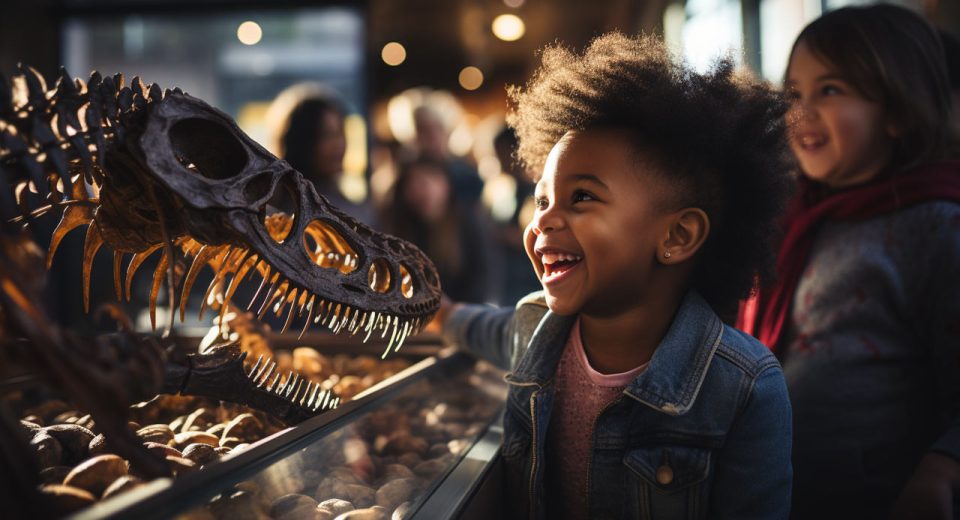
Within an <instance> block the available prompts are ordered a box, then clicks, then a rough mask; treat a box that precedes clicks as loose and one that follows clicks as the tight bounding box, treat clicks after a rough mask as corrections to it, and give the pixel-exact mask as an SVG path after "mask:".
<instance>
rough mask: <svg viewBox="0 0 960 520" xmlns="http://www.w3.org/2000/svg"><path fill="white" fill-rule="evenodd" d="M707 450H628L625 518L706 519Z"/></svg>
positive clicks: (664, 448) (694, 448)
mask: <svg viewBox="0 0 960 520" xmlns="http://www.w3.org/2000/svg"><path fill="white" fill-rule="evenodd" d="M710 455H711V453H710V450H708V449H704V448H696V447H691V446H672V445H666V446H655V447H647V448H638V449H635V450H631V451H628V452H627V454H626V455H625V456H624V458H623V463H624V465H625V466H626V467H627V471H626V479H627V482H626V504H625V505H626V510H625V515H624V516H625V517H627V518H654V519H657V520H662V519H684V520H685V519H699V518H706V509H707V497H708V493H709V479H708V478H707V477H708V476H709V475H710V462H711V460H710V459H711V457H710Z"/></svg>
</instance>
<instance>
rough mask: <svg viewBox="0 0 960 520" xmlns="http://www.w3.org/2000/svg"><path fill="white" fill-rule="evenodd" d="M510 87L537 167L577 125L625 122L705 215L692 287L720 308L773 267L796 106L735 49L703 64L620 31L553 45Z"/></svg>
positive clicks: (680, 200)
mask: <svg viewBox="0 0 960 520" xmlns="http://www.w3.org/2000/svg"><path fill="white" fill-rule="evenodd" d="M509 94H510V98H511V101H512V102H513V104H514V108H513V110H512V111H511V113H510V114H509V116H508V122H509V123H510V125H511V126H513V127H514V128H516V130H517V135H518V137H519V139H520V144H519V149H518V156H519V158H520V159H521V160H522V161H523V162H524V163H526V165H528V166H529V167H530V168H531V169H532V170H534V171H542V169H543V164H544V161H545V159H546V156H547V154H548V153H549V151H550V149H551V148H552V147H553V145H554V144H555V143H556V142H557V141H558V140H559V139H560V138H561V137H562V136H563V135H564V134H565V133H566V132H567V131H570V130H585V129H591V128H615V129H618V130H622V131H624V132H626V134H627V136H628V137H629V140H630V142H632V143H633V147H632V148H633V149H632V152H633V153H634V154H635V155H636V157H637V160H638V161H647V162H651V161H652V164H653V165H654V166H655V168H654V170H655V171H656V172H657V173H656V175H660V176H662V177H663V178H664V179H666V180H667V181H668V182H669V183H670V184H672V185H673V186H674V187H675V189H674V190H673V192H674V193H675V200H673V201H669V202H670V203H672V205H674V206H675V207H676V208H678V209H679V208H681V207H699V208H701V209H703V210H704V211H705V212H706V213H707V215H708V216H709V217H710V221H711V232H710V236H709V237H708V238H707V241H706V243H705V244H704V247H703V249H702V250H701V251H700V252H699V253H698V255H697V256H698V259H697V266H696V269H695V271H694V275H693V279H692V287H693V288H694V289H695V290H697V291H698V292H699V293H700V294H701V295H702V296H703V297H704V298H705V299H706V300H707V301H708V302H709V303H710V304H711V305H712V306H713V308H714V309H715V310H716V311H717V312H718V313H719V314H721V315H724V316H730V313H731V312H733V311H735V309H736V304H737V302H738V301H739V300H740V299H742V298H744V297H746V296H747V295H749V294H750V291H751V289H752V288H753V287H754V283H755V281H757V280H758V279H759V280H760V281H768V280H769V279H770V278H771V277H772V275H773V272H774V263H775V241H776V240H777V238H778V236H779V226H778V221H779V217H780V215H781V212H782V211H783V210H784V208H785V206H786V202H787V199H788V198H789V196H790V193H791V188H792V186H793V184H794V181H793V176H792V171H793V169H794V166H793V163H792V160H791V156H790V153H789V148H788V146H787V139H786V123H785V122H784V114H785V112H786V109H787V104H786V102H785V101H784V100H783V97H782V96H781V95H780V94H779V93H778V92H777V91H776V90H774V89H773V88H772V87H771V86H770V85H768V84H766V83H763V82H759V81H756V80H754V79H752V78H751V77H750V76H748V75H746V74H744V73H739V72H737V71H736V67H735V65H734V63H733V61H732V60H731V59H729V58H727V59H720V60H718V61H717V62H716V64H715V65H714V66H713V68H712V70H710V71H708V72H706V73H702V74H701V73H698V72H695V71H693V70H691V69H690V68H688V67H687V66H686V65H685V64H684V63H683V62H681V61H679V60H677V59H675V58H674V57H673V56H672V55H671V53H670V52H669V51H668V50H667V49H666V47H665V45H664V44H663V42H662V41H661V40H659V39H657V38H655V37H652V36H639V37H628V36H625V35H623V34H620V33H610V34H606V35H603V36H600V37H598V38H596V39H595V40H593V42H592V43H591V44H590V45H589V47H588V48H587V49H586V50H585V51H584V52H583V53H582V54H577V53H575V52H572V51H570V50H568V49H566V48H564V47H563V46H562V45H560V44H554V45H551V46H548V47H547V48H546V49H544V50H543V52H542V65H541V66H540V68H539V69H538V70H537V72H536V73H535V74H534V76H533V78H532V79H531V80H530V82H529V83H528V84H527V85H526V87H525V88H520V87H511V88H510V91H509Z"/></svg>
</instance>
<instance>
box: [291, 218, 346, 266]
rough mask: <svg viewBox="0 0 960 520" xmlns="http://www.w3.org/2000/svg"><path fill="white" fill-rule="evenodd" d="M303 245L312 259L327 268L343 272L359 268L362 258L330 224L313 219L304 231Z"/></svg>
mask: <svg viewBox="0 0 960 520" xmlns="http://www.w3.org/2000/svg"><path fill="white" fill-rule="evenodd" d="M303 247H304V249H305V250H306V252H307V256H309V257H310V260H311V261H312V262H313V263H314V264H316V265H318V266H320V267H326V268H334V269H339V270H340V272H341V273H343V274H350V273H352V272H354V271H356V270H357V267H359V265H360V258H359V256H358V255H357V252H356V251H354V250H353V248H352V247H350V244H349V243H348V242H347V241H346V240H345V239H344V238H343V236H342V235H341V234H340V233H338V232H337V230H336V229H334V228H333V226H331V225H330V224H328V223H326V222H324V221H322V220H319V219H317V220H312V221H311V222H310V223H309V224H307V227H306V229H305V230H304V231H303Z"/></svg>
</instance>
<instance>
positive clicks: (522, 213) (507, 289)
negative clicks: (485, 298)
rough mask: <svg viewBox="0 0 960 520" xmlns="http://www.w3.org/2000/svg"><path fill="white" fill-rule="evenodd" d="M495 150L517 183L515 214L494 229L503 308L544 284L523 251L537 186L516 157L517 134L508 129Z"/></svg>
mask: <svg viewBox="0 0 960 520" xmlns="http://www.w3.org/2000/svg"><path fill="white" fill-rule="evenodd" d="M493 148H494V151H495V152H496V154H497V159H498V160H499V161H500V169H501V170H502V171H503V172H504V173H505V174H507V175H509V176H510V178H511V179H513V181H514V183H515V186H516V188H515V190H514V194H513V199H514V205H513V208H514V209H513V214H512V215H511V216H510V217H509V218H508V219H507V220H506V221H504V222H498V223H497V225H496V227H495V228H494V239H495V240H496V243H497V245H498V246H499V250H500V255H499V256H500V260H501V264H500V265H501V267H502V268H501V269H500V270H499V271H500V272H499V273H498V274H499V282H500V289H499V291H498V294H497V298H496V300H497V303H498V304H499V305H513V304H514V303H516V302H518V301H520V298H523V297H524V296H526V295H527V294H530V293H532V292H534V291H537V290H539V289H540V280H538V279H537V276H536V274H535V272H534V271H532V270H531V269H530V259H529V258H528V257H527V252H526V251H525V250H524V249H523V230H524V229H525V228H526V227H527V224H528V223H529V222H530V218H531V217H532V216H533V211H534V208H533V192H534V190H535V188H536V185H535V184H534V183H533V182H532V181H531V180H530V178H529V177H528V176H527V175H526V172H525V171H524V169H523V166H522V165H521V164H520V162H519V161H518V160H517V159H516V157H515V152H516V149H517V133H516V132H515V131H514V129H513V128H510V127H504V128H503V129H502V130H500V132H498V133H497V135H496V136H495V137H494V139H493Z"/></svg>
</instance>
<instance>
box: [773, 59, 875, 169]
mask: <svg viewBox="0 0 960 520" xmlns="http://www.w3.org/2000/svg"><path fill="white" fill-rule="evenodd" d="M788 70H789V72H788V75H787V81H786V85H785V87H786V91H787V98H788V100H789V101H790V109H789V111H788V112H787V124H788V128H789V129H790V147H791V149H792V150H793V153H794V154H795V155H796V157H797V160H798V161H799V162H800V167H801V168H802V169H803V173H804V174H805V175H806V176H807V177H809V178H811V179H813V180H815V181H818V182H821V183H824V184H826V185H828V186H831V187H834V188H842V187H846V186H853V185H856V184H860V183H863V182H866V181H869V180H870V179H872V178H873V177H874V176H876V174H877V173H879V172H880V170H882V169H883V167H884V166H886V164H887V163H888V162H889V161H890V157H891V149H892V138H891V136H890V133H891V132H890V130H889V129H888V128H887V125H885V122H884V112H883V107H882V106H881V105H880V104H879V103H876V102H874V101H871V100H868V99H866V98H864V97H863V96H862V95H861V94H860V93H859V92H858V91H857V90H856V89H855V88H853V86H852V85H851V84H849V83H848V82H847V81H845V80H844V79H843V78H842V76H841V75H840V74H839V72H838V71H836V70H833V68H832V67H830V66H828V65H827V64H825V63H823V61H821V60H820V59H819V58H818V57H817V56H815V55H814V54H813V53H812V52H811V51H810V49H809V48H808V46H807V44H806V43H804V42H803V41H801V42H800V43H798V44H797V46H796V49H794V52H793V55H792V56H791V57H790V67H789V69H788Z"/></svg>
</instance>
